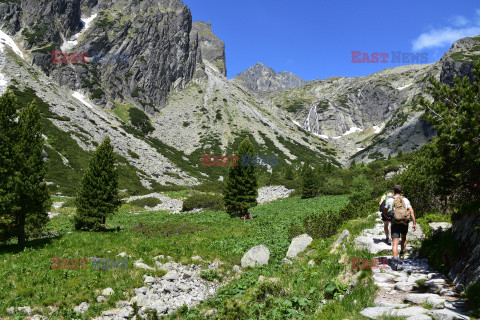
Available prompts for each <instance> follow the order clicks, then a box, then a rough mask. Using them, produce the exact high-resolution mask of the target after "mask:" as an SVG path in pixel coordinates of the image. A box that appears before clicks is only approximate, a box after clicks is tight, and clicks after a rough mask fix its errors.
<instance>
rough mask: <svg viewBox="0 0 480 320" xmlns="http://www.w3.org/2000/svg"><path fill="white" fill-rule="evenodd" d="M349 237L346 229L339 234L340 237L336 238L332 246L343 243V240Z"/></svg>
mask: <svg viewBox="0 0 480 320" xmlns="http://www.w3.org/2000/svg"><path fill="white" fill-rule="evenodd" d="M349 235H350V231H348V230H347V229H345V230H343V231H342V233H341V234H340V236H338V239H337V240H335V242H334V243H333V245H336V244H338V243H341V242H342V241H343V239H345V238H347V237H348V236H349Z"/></svg>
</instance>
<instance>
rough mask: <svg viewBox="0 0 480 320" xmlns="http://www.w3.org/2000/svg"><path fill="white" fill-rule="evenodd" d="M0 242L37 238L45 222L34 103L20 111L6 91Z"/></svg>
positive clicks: (0, 105) (0, 147) (0, 128)
mask: <svg viewBox="0 0 480 320" xmlns="http://www.w3.org/2000/svg"><path fill="white" fill-rule="evenodd" d="M0 141H1V144H0V241H2V242H3V241H6V240H9V238H12V237H17V241H18V245H19V247H23V246H24V245H25V240H26V237H28V236H35V235H36V236H38V235H39V234H41V229H42V227H43V226H44V225H45V224H46V222H47V220H48V216H47V210H48V208H49V207H50V196H49V193H48V189H47V185H46V183H45V181H44V176H45V172H46V164H45V162H44V161H43V154H42V149H43V137H42V131H41V127H40V113H39V111H38V108H37V106H36V104H35V102H32V103H30V104H28V105H25V106H22V107H20V106H19V104H18V103H17V100H16V99H15V96H14V94H13V93H12V92H11V91H9V92H7V93H6V94H5V95H4V96H2V97H0Z"/></svg>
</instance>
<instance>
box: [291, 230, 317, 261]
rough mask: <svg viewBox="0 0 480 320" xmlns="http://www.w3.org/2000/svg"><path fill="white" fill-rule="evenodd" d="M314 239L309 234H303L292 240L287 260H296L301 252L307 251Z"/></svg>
mask: <svg viewBox="0 0 480 320" xmlns="http://www.w3.org/2000/svg"><path fill="white" fill-rule="evenodd" d="M312 241H313V238H312V237H310V236H309V235H308V234H302V235H300V236H297V237H295V238H293V239H292V243H291V244H290V247H288V251H287V258H296V257H297V255H298V254H299V253H300V252H303V251H305V249H307V247H308V246H309V245H310V244H311V243H312Z"/></svg>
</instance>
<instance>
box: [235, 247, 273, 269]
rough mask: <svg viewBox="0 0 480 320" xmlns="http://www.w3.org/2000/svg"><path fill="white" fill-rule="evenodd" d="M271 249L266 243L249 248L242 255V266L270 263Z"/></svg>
mask: <svg viewBox="0 0 480 320" xmlns="http://www.w3.org/2000/svg"><path fill="white" fill-rule="evenodd" d="M269 259H270V251H269V250H268V248H267V247H265V246H264V245H260V246H256V247H253V248H251V249H250V250H248V251H247V252H246V253H245V254H244V255H243V257H242V268H248V267H254V266H256V265H264V264H268V260H269Z"/></svg>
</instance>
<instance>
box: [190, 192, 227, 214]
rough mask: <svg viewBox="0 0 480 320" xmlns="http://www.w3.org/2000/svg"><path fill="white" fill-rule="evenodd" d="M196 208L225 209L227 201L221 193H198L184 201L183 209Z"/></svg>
mask: <svg viewBox="0 0 480 320" xmlns="http://www.w3.org/2000/svg"><path fill="white" fill-rule="evenodd" d="M196 208H203V209H210V210H217V211H219V210H224V208H225V202H224V201H223V196H221V195H211V194H201V193H197V194H194V195H193V196H191V197H190V198H188V199H187V200H185V201H184V202H183V208H182V211H190V210H193V209H196Z"/></svg>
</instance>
